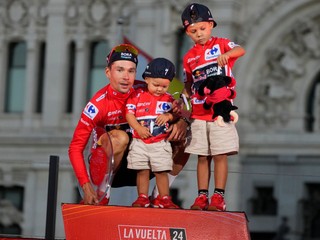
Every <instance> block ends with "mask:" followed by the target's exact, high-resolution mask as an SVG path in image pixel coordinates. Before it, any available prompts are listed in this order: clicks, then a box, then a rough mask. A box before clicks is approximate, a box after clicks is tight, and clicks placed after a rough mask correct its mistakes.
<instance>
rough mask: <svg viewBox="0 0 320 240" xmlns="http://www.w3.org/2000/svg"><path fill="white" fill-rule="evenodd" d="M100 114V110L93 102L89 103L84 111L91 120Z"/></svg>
mask: <svg viewBox="0 0 320 240" xmlns="http://www.w3.org/2000/svg"><path fill="white" fill-rule="evenodd" d="M98 112H99V109H98V108H97V107H96V106H95V105H94V104H93V103H91V102H88V104H87V106H86V107H85V108H84V110H83V113H84V114H85V115H86V116H87V117H88V118H90V119H91V120H93V119H94V118H95V116H96V115H97V114H98Z"/></svg>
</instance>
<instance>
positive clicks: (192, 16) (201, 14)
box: [181, 3, 217, 29]
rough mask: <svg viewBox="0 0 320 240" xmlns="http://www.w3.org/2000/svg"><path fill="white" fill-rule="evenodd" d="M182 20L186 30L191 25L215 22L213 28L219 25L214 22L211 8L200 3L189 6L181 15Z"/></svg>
mask: <svg viewBox="0 0 320 240" xmlns="http://www.w3.org/2000/svg"><path fill="white" fill-rule="evenodd" d="M181 20H182V25H183V27H184V28H185V29H186V28H187V27H188V26H189V25H190V24H193V23H198V22H213V27H215V26H217V23H216V22H215V21H214V20H213V17H212V14H211V12H210V10H209V8H207V7H206V6H205V5H202V4H199V3H192V4H190V5H188V6H187V7H186V8H185V9H184V11H183V13H182V15H181Z"/></svg>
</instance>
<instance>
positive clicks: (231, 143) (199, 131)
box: [185, 119, 239, 156]
mask: <svg viewBox="0 0 320 240" xmlns="http://www.w3.org/2000/svg"><path fill="white" fill-rule="evenodd" d="M185 152H187V153H191V154H195V155H202V156H215V155H220V154H227V155H233V154H237V153H238V152H239V136H238V132H237V129H236V127H235V124H234V123H226V125H225V126H223V127H221V126H218V124H217V123H216V122H207V121H204V120H198V119H193V120H192V121H191V137H190V138H188V141H187V147H186V150H185Z"/></svg>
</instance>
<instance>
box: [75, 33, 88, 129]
mask: <svg viewBox="0 0 320 240" xmlns="http://www.w3.org/2000/svg"><path fill="white" fill-rule="evenodd" d="M88 55H89V51H88V44H87V42H86V40H85V39H84V36H79V37H78V40H77V41H76V64H75V80H74V89H73V106H72V109H73V114H72V122H73V124H76V123H77V122H78V120H79V117H80V114H81V112H82V110H83V108H84V107H85V104H86V96H87V85H88V84H87V79H88V62H89V57H88Z"/></svg>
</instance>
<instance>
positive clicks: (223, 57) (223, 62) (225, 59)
mask: <svg viewBox="0 0 320 240" xmlns="http://www.w3.org/2000/svg"><path fill="white" fill-rule="evenodd" d="M229 58H230V57H229V55H228V54H227V53H224V54H221V55H220V56H219V57H218V58H217V62H218V65H219V67H223V66H224V65H226V64H228V61H229Z"/></svg>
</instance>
